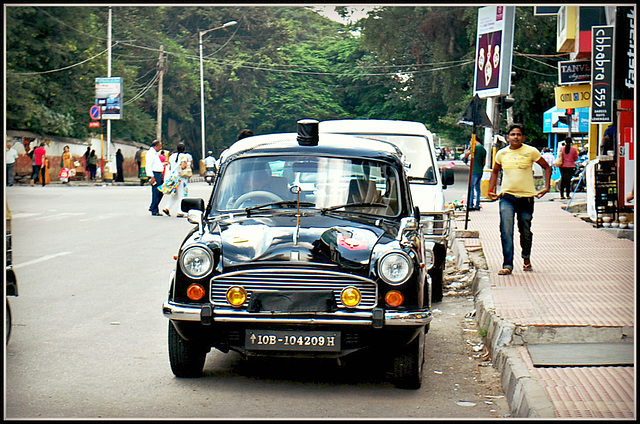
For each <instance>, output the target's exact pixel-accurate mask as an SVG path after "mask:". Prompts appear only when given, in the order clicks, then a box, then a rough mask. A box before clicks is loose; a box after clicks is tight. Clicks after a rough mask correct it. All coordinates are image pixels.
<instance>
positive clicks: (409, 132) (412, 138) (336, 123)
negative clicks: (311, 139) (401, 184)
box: [319, 119, 453, 302]
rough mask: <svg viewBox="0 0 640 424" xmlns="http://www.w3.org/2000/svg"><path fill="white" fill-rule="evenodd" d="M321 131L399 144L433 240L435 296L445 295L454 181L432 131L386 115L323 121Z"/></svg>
mask: <svg viewBox="0 0 640 424" xmlns="http://www.w3.org/2000/svg"><path fill="white" fill-rule="evenodd" d="M319 132H320V133H332V134H351V135H357V136H361V137H367V138H374V139H377V140H384V141H387V142H389V143H392V144H394V145H396V146H397V147H398V148H400V150H401V151H402V153H403V154H404V156H405V162H406V164H407V166H408V169H407V166H405V169H406V172H407V176H408V177H409V183H410V187H411V196H412V198H413V203H414V205H415V206H418V208H419V209H420V222H421V223H422V224H423V227H424V233H425V237H426V238H427V241H429V242H433V243H434V246H433V252H434V255H435V258H434V261H435V263H434V266H433V268H431V269H430V270H429V275H430V276H431V279H432V300H433V301H434V302H438V301H440V300H442V296H443V284H442V283H443V274H444V268H445V264H446V256H447V246H448V239H449V234H450V228H451V227H450V218H451V215H450V212H449V211H447V210H446V209H445V199H444V193H443V190H444V189H445V188H446V187H447V185H451V184H453V171H452V170H451V169H446V168H445V169H443V172H442V173H441V172H440V170H439V169H438V162H437V160H436V151H435V147H434V144H433V134H432V133H431V132H430V131H429V130H428V129H427V127H425V126H424V124H422V123H420V122H413V121H394V120H384V119H341V120H328V121H321V122H320V126H319Z"/></svg>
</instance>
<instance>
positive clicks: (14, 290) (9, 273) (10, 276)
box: [5, 203, 18, 343]
mask: <svg viewBox="0 0 640 424" xmlns="http://www.w3.org/2000/svg"><path fill="white" fill-rule="evenodd" d="M5 205H6V211H7V215H6V218H5V223H6V227H7V230H6V264H5V278H6V280H7V282H6V290H7V292H6V293H7V294H6V295H7V296H17V295H18V280H17V279H16V274H15V272H14V271H13V267H12V265H11V263H12V262H11V252H12V251H11V211H10V210H9V204H8V203H5ZM6 303H7V311H6V326H7V330H6V332H7V339H6V343H9V338H10V337H11V307H10V305H9V299H8V298H7V299H6Z"/></svg>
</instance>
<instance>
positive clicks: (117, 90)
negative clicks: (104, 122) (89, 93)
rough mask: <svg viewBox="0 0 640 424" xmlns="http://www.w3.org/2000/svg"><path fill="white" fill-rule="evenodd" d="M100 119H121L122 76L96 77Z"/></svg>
mask: <svg viewBox="0 0 640 424" xmlns="http://www.w3.org/2000/svg"><path fill="white" fill-rule="evenodd" d="M96 105H98V106H100V115H101V119H122V77H111V78H96Z"/></svg>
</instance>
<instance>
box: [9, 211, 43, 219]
mask: <svg viewBox="0 0 640 424" xmlns="http://www.w3.org/2000/svg"><path fill="white" fill-rule="evenodd" d="M38 215H42V213H41V212H33V213H29V212H24V213H12V214H11V219H19V218H31V217H32V216H38Z"/></svg>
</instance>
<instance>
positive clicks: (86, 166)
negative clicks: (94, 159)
mask: <svg viewBox="0 0 640 424" xmlns="http://www.w3.org/2000/svg"><path fill="white" fill-rule="evenodd" d="M90 154H91V146H87V150H86V151H85V152H84V155H82V160H83V162H84V163H83V164H82V166H84V176H85V178H86V179H89V178H90V177H91V170H90V169H89V155H90Z"/></svg>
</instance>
